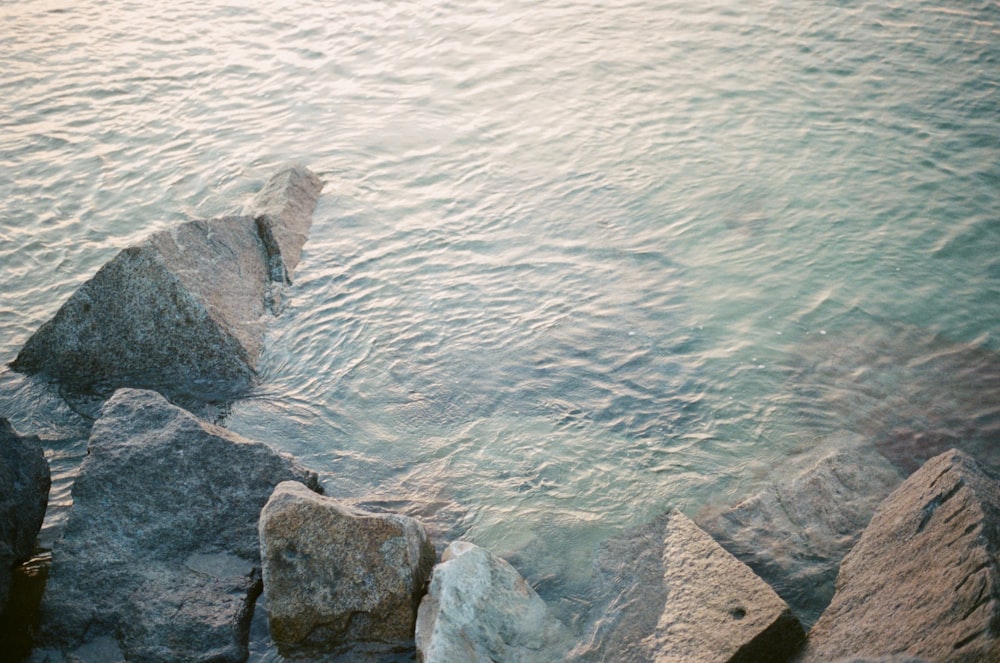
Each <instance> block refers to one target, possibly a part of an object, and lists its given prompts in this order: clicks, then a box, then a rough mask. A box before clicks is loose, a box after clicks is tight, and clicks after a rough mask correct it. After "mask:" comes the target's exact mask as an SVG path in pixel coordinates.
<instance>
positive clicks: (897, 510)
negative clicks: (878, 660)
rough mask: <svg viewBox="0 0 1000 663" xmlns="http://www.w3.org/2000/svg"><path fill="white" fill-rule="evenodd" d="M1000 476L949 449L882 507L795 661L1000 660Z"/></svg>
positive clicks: (845, 563) (847, 559) (944, 662)
mask: <svg viewBox="0 0 1000 663" xmlns="http://www.w3.org/2000/svg"><path fill="white" fill-rule="evenodd" d="M998 552H1000V477H997V476H996V475H994V474H992V473H991V472H988V471H987V470H985V469H984V468H982V467H981V466H980V465H979V464H978V463H977V462H976V461H975V460H974V459H973V458H972V457H971V456H968V455H967V454H965V453H963V452H961V451H958V450H956V449H952V450H951V451H947V452H945V453H943V454H941V455H939V456H936V457H934V458H932V459H931V460H929V461H927V462H926V463H925V464H924V465H923V467H921V468H920V469H919V470H918V471H917V472H915V473H914V474H913V475H912V476H910V477H909V478H908V479H907V480H906V481H905V482H904V483H903V484H902V485H901V486H900V487H899V488H897V489H896V490H895V491H894V492H893V493H892V494H891V495H889V497H887V498H886V499H885V501H884V502H883V503H882V504H881V505H880V506H879V508H878V510H877V511H876V512H875V515H874V516H873V517H872V519H871V522H870V523H869V525H868V527H867V528H866V529H865V532H864V534H862V536H861V539H860V540H859V541H858V543H857V545H856V546H855V547H854V548H853V549H852V550H851V552H850V553H849V554H848V555H847V556H846V557H845V558H844V561H843V563H842V564H841V567H840V573H839V574H838V576H837V591H836V593H835V594H834V597H833V601H832V602H831V603H830V606H829V607H828V608H827V609H826V610H825V611H824V612H823V615H822V616H821V617H820V619H819V621H818V622H816V625H815V626H814V627H813V629H812V630H811V631H810V633H809V638H808V640H807V645H806V649H805V650H804V652H803V655H802V657H801V658H800V660H801V661H804V662H809V663H813V662H815V663H818V662H820V661H823V662H825V661H829V660H833V659H838V658H842V657H877V656H883V655H889V654H901V653H905V654H907V655H911V656H915V657H919V658H924V659H927V660H928V661H936V662H938V663H951V662H954V663H958V662H965V661H1000V626H998V625H1000V577H998V572H1000V569H998V564H1000V556H998Z"/></svg>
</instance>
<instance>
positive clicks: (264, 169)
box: [0, 0, 1000, 657]
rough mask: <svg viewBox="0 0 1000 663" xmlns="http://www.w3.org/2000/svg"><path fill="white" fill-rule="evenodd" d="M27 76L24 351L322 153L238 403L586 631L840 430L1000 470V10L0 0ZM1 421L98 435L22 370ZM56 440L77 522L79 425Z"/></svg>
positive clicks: (19, 309)
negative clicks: (617, 586)
mask: <svg viewBox="0 0 1000 663" xmlns="http://www.w3.org/2000/svg"><path fill="white" fill-rule="evenodd" d="M0 62H2V63H3V75H2V76H0V240H2V241H0V361H2V362H4V363H6V362H9V361H11V360H12V359H13V358H14V356H15V355H16V353H17V351H18V349H19V348H20V346H21V345H22V344H23V343H24V341H25V340H26V339H27V338H28V336H29V335H30V334H31V333H32V332H33V331H34V330H35V329H36V328H37V327H38V326H39V325H40V324H41V323H43V322H44V321H45V320H47V319H48V318H49V317H50V316H52V314H53V313H54V312H55V310H56V309H57V308H58V306H59V305H60V304H61V303H62V301H64V300H65V299H66V298H67V297H68V296H69V295H70V293H72V292H73V290H74V289H75V288H77V287H78V286H79V285H80V284H81V283H83V282H84V281H85V280H87V279H88V278H89V277H90V276H92V275H93V273H94V272H95V271H96V270H97V268H98V267H99V266H100V265H101V264H103V263H104V262H105V261H107V260H108V259H110V258H111V257H112V256H113V255H114V254H115V253H116V252H117V251H118V250H120V249H121V248H123V247H125V246H128V245H129V244H132V243H135V242H136V241H138V240H140V239H141V238H142V237H144V236H146V235H148V234H149V233H151V232H153V231H155V230H159V229H162V228H166V227H170V226H172V225H175V224H177V223H179V222H181V221H183V220H186V219H189V218H192V217H210V216H215V215H220V214H223V213H227V212H230V211H233V210H235V209H237V208H238V207H239V206H240V205H241V204H242V203H243V202H245V201H246V200H247V199H248V198H249V197H250V196H251V195H252V194H253V193H254V192H255V191H256V189H257V188H258V187H259V186H260V184H261V183H262V182H263V181H264V179H265V178H266V177H267V176H268V175H270V173H271V172H273V170H274V169H275V168H276V167H277V166H278V165H280V164H282V163H284V162H286V161H299V162H302V163H305V164H306V165H308V166H309V167H310V168H312V169H313V170H314V171H316V172H317V173H319V174H320V175H321V176H322V177H323V179H324V180H325V181H326V183H327V184H326V188H325V190H324V195H323V198H322V199H321V202H320V205H319V207H318V209H317V210H316V214H315V217H314V219H315V222H314V226H313V230H312V234H311V236H310V239H309V242H308V243H307V245H306V247H305V253H304V255H303V260H302V263H301V264H300V266H299V268H298V270H297V274H296V282H295V285H294V287H293V288H292V290H291V291H290V293H289V299H288V305H287V308H286V309H285V310H284V312H283V313H282V315H281V316H280V317H279V318H277V319H276V320H274V321H273V323H272V324H271V326H270V332H269V335H268V338H267V345H266V350H265V354H264V358H263V361H262V375H263V381H262V383H261V385H260V387H259V388H258V389H257V390H256V391H255V392H254V393H252V394H251V395H250V396H249V397H248V398H247V399H246V400H244V401H241V402H238V403H236V404H235V405H234V406H233V409H232V412H231V413H230V414H229V415H228V417H227V418H226V419H225V423H226V425H227V426H228V427H230V428H232V429H233V430H236V431H238V432H240V433H243V434H245V435H247V436H250V437H253V438H255V439H260V440H262V441H265V442H268V443H270V444H273V445H275V446H277V447H279V448H282V449H286V450H288V451H291V452H293V453H295V454H297V455H299V456H300V457H302V458H303V459H304V460H305V462H306V463H307V464H309V465H311V466H312V467H314V468H315V469H317V470H319V471H320V472H321V473H322V474H323V477H324V483H325V485H326V487H327V492H328V493H330V494H332V495H335V496H338V497H342V498H344V499H349V500H353V501H359V502H366V503H370V504H374V505H377V506H384V507H392V508H396V509H399V510H402V511H404V512H407V513H411V514H413V515H417V516H419V517H421V518H423V519H424V520H425V521H426V522H428V524H429V525H430V526H431V527H432V528H433V529H434V531H435V532H436V533H437V536H438V537H439V538H438V542H439V544H440V543H442V542H444V541H447V540H450V539H453V538H457V537H459V536H462V537H465V538H468V539H471V540H473V541H476V542H477V543H480V544H481V545H484V546H486V547H489V548H491V549H493V550H494V551H496V552H498V553H500V554H502V555H504V556H506V557H508V558H509V559H511V560H513V561H515V562H516V566H518V568H519V569H520V570H521V571H522V572H523V573H524V574H525V575H526V576H527V577H528V578H529V580H530V581H532V583H533V584H536V585H537V586H539V588H540V589H541V590H542V591H543V595H545V597H546V599H548V600H549V601H550V602H551V603H552V604H554V605H556V606H557V609H559V610H561V614H562V615H563V616H564V617H565V618H567V619H568V620H572V613H573V611H574V606H576V605H578V604H579V602H581V601H583V602H585V600H586V599H585V592H583V590H580V589H579V588H581V587H584V586H585V585H586V583H587V578H588V574H589V572H590V564H591V563H590V559H591V556H592V553H593V549H594V546H596V545H598V544H599V543H600V542H601V541H603V540H605V539H606V538H607V537H608V536H612V535H614V534H615V533H618V532H621V531H623V530H625V529H627V528H629V527H631V526H635V525H639V524H642V523H644V522H646V521H648V520H649V519H651V518H652V517H654V516H655V515H657V514H659V513H661V512H662V511H664V510H665V509H667V508H669V507H672V506H679V507H681V508H682V509H683V510H684V511H685V512H687V513H688V514H689V515H692V516H696V515H697V514H699V513H704V512H705V511H706V510H711V509H716V508H722V507H724V506H725V505H728V504H732V503H735V502H736V501H738V500H739V499H741V498H742V497H744V496H746V495H747V494H749V493H751V492H752V491H753V490H754V488H755V486H757V485H759V483H760V482H761V481H762V480H764V478H765V477H767V476H768V474H769V473H771V472H774V471H777V472H780V468H781V466H782V460H783V459H784V458H786V457H788V456H789V455H790V454H793V453H797V452H799V451H801V450H803V449H807V448H809V447H810V446H812V445H814V444H815V443H816V440H818V439H820V438H822V437H823V436H824V435H827V434H829V433H832V432H834V431H837V430H840V429H849V430H855V431H857V432H861V433H864V434H866V435H868V436H869V437H871V438H872V439H874V440H877V441H879V443H880V444H883V445H884V446H885V448H886V449H888V450H889V451H890V452H891V453H895V454H896V459H897V460H899V461H900V462H901V463H902V464H904V465H906V464H915V463H917V462H919V459H920V458H919V455H920V452H919V450H918V451H914V450H913V449H912V448H911V446H908V445H907V444H906V443H905V442H904V443H901V442H900V440H904V441H905V440H907V439H911V438H913V437H914V436H916V438H918V439H920V440H923V441H924V442H926V444H925V447H926V448H927V449H933V448H936V446H940V445H941V444H945V443H948V444H950V443H952V442H954V443H959V444H963V445H968V446H969V448H971V449H973V450H974V451H976V452H977V453H978V454H979V455H986V456H988V458H987V460H988V461H989V462H995V460H996V459H995V458H993V457H991V456H990V454H991V453H992V452H993V448H994V446H995V443H996V442H997V441H998V440H1000V360H998V357H997V354H996V353H997V352H1000V331H998V322H1000V296H998V295H1000V3H997V2H986V1H974V2H962V3H942V2H940V1H919V2H908V3H889V4H886V3H861V2H849V1H838V2H834V1H829V0H820V1H816V2H808V3H807V2H787V1H778V0H774V1H770V2H768V1H756V0H755V1H751V2H735V1H709V2H697V3H695V2H643V1H635V2H616V1H611V2H582V1H571V0H566V1H559V2H545V1H543V2H538V1H534V2H526V1H518V0H492V1H489V2H486V1H478V0H474V1H472V2H461V3H458V2H444V1H441V2H434V1H430V2H355V3H326V2H318V1H317V0H297V1H296V2H268V3H258V2H253V1H251V0H230V1H228V2H225V3H205V2H191V1H187V0H182V1H179V2H173V3H159V2H151V1H146V0H136V1H133V2H124V1H117V0H110V1H108V0H101V2H96V1H89V0H79V1H76V0H75V1H73V2H69V1H68V0H67V1H64V2H60V1H57V0H44V1H43V0H6V1H5V2H4V4H3V5H2V7H0ZM0 415H4V416H8V417H9V418H11V419H12V421H13V422H14V424H15V426H17V427H18V429H19V430H21V431H22V432H37V433H39V434H42V435H44V436H46V437H48V438H51V439H53V440H56V439H63V438H72V437H73V435H74V432H75V431H79V430H82V429H84V428H85V426H86V422H85V421H82V420H80V419H79V418H78V417H77V416H76V415H75V414H74V413H73V412H72V411H70V410H69V409H68V408H66V407H65V406H62V405H60V404H59V401H58V399H57V398H56V397H55V396H53V394H52V393H51V390H47V389H45V388H44V387H42V386H39V385H35V384H31V383H27V382H26V381H25V380H24V379H23V378H21V377H20V376H17V375H15V374H11V373H9V372H6V373H3V374H0ZM50 446H51V449H50V454H51V456H52V460H53V464H54V466H55V468H56V472H57V485H56V486H55V488H54V493H53V502H54V504H55V507H56V509H55V511H54V515H53V516H52V517H51V518H50V523H49V524H48V525H47V529H46V532H47V533H48V536H49V537H50V538H51V537H52V536H55V532H56V531H57V527H58V524H59V521H60V519H61V518H63V517H64V516H61V515H60V513H64V512H65V508H66V507H67V506H68V504H69V492H68V490H69V484H70V482H71V481H72V477H73V472H74V469H75V464H76V463H77V462H78V460H79V458H80V456H81V455H82V453H83V447H82V445H81V443H80V442H55V441H54V442H52V443H51V445H50ZM60 508H61V509H62V511H60ZM45 542H46V535H45V533H43V543H45ZM582 592H583V593H582ZM581 596H583V598H581ZM261 651H263V650H257V651H255V657H260V656H264V657H267V656H273V653H267V652H265V653H261Z"/></svg>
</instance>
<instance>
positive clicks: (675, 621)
mask: <svg viewBox="0 0 1000 663" xmlns="http://www.w3.org/2000/svg"><path fill="white" fill-rule="evenodd" d="M602 565H603V566H604V569H605V571H606V572H609V577H610V582H609V585H608V586H609V588H610V591H611V592H612V593H613V597H612V599H611V600H610V602H607V603H603V602H602V603H599V604H598V609H600V610H601V611H602V613H603V614H602V616H601V618H600V619H599V620H598V622H597V627H596V628H595V629H594V631H593V632H592V633H591V634H590V635H589V637H588V638H587V639H586V640H585V641H584V642H582V643H581V644H580V645H578V646H577V648H576V649H575V650H574V651H573V656H574V657H576V658H577V659H582V660H600V661H611V660H613V661H620V662H626V661H635V662H639V661H671V662H677V663H679V662H682V661H690V662H691V663H695V662H698V663H711V662H713V661H726V662H754V661H768V662H774V663H779V662H781V661H786V660H788V659H789V658H790V657H791V656H793V655H794V654H795V652H796V651H797V650H798V648H799V646H800V645H801V643H802V640H803V639H804V637H805V634H804V632H803V630H802V626H801V625H800V624H799V622H798V620H796V619H795V617H794V616H792V614H791V611H790V609H789V608H788V605H787V604H786V603H785V602H784V601H782V600H781V598H779V597H778V595H777V594H775V593H774V591H773V590H772V589H771V588H770V587H769V586H768V585H767V584H766V583H765V582H764V581H763V580H761V579H760V578H759V577H757V576H756V575H755V574H754V573H753V571H751V570H750V568H749V567H747V566H746V565H745V564H743V563H742V562H740V561H739V560H737V559H736V558H735V557H733V556H732V555H730V554H729V553H728V552H726V551H725V550H724V549H723V548H722V547H721V546H719V544H718V543H716V542H715V541H714V540H713V539H712V537H711V536H709V534H708V533H706V532H705V531H703V530H702V529H700V528H699V527H698V526H697V525H695V524H694V523H693V522H691V520H689V519H688V518H687V517H686V516H684V515H683V514H682V513H680V512H679V511H673V512H670V513H668V514H665V515H664V516H663V517H661V518H658V519H657V520H655V521H654V522H653V523H651V524H650V525H648V526H646V527H644V528H642V529H641V530H639V531H638V532H637V533H635V534H633V535H632V536H631V537H629V538H627V539H623V540H620V541H615V542H612V543H611V544H610V545H606V547H605V550H604V552H603V559H602Z"/></svg>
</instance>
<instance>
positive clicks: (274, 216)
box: [11, 167, 322, 400]
mask: <svg viewBox="0 0 1000 663" xmlns="http://www.w3.org/2000/svg"><path fill="white" fill-rule="evenodd" d="M321 188H322V183H321V182H320V181H319V179H318V178H316V176H315V175H313V174H312V173H310V172H309V171H308V170H306V169H304V168H297V167H293V168H288V169H285V170H283V171H281V172H279V173H278V174H276V175H275V176H273V177H272V178H271V180H269V181H268V182H267V183H266V184H265V185H264V188H263V189H262V190H261V191H260V193H259V194H258V195H257V197H256V198H255V200H254V202H253V203H251V205H250V209H251V210H253V211H254V213H256V214H258V216H257V217H253V216H235V217H225V218H221V219H212V220H208V221H205V220H200V221H191V222H188V223H184V224H181V225H180V226H178V227H177V228H173V229H171V230H166V231H162V232H158V233H155V234H154V235H152V236H150V237H149V238H148V239H147V240H146V241H144V242H143V243H142V244H140V245H139V246H135V247H131V248H127V249H125V250H123V251H122V252H120V253H119V254H118V255H117V256H115V257H114V258H113V259H112V260H111V261H110V262H108V263H107V264H105V265H104V266H103V267H102V268H101V269H100V270H99V271H98V272H97V274H96V275H95V276H94V277H93V278H92V279H90V280H89V281H87V282H86V283H84V284H83V285H82V286H81V287H80V288H79V289H78V290H77V291H76V292H75V293H74V294H73V295H72V296H71V297H70V298H69V300H67V301H66V303H65V304H63V306H62V307H61V308H60V309H59V310H58V311H57V312H56V315H55V317H53V318H52V319H51V320H49V321H48V322H46V323H45V324H43V325H42V326H41V327H40V328H39V329H38V331H36V332H35V334H34V335H32V336H31V338H29V339H28V341H27V343H25V345H24V347H23V348H22V349H21V351H20V352H19V353H18V355H17V358H16V359H15V360H14V362H13V363H12V364H11V366H12V368H14V370H16V371H20V372H23V373H44V374H47V375H50V376H52V377H54V378H56V379H58V380H59V381H61V382H62V383H63V384H64V385H65V386H67V387H69V389H70V390H72V391H75V392H80V393H88V392H97V393H101V394H104V395H108V394H110V393H111V392H112V391H113V390H114V389H116V388H118V387H143V388H149V389H154V390H157V391H160V392H161V393H164V394H167V395H169V396H171V397H176V398H180V399H182V400H183V399H185V398H194V399H198V400H226V399H228V398H232V397H234V396H236V395H238V394H240V393H241V392H243V391H245V390H246V389H247V388H249V387H250V386H251V385H252V384H253V383H254V381H255V379H256V366H257V361H258V359H259V358H260V353H261V347H262V342H263V335H264V323H265V316H264V314H265V311H266V309H267V307H268V306H269V305H270V303H271V302H272V301H273V300H274V293H273V292H272V290H273V285H274V284H273V281H275V280H278V281H280V282H281V283H284V282H285V281H286V280H287V275H288V272H289V271H290V270H291V269H292V268H293V267H294V265H295V264H296V263H297V262H298V259H299V255H300V253H301V249H302V244H303V243H304V242H305V239H306V235H307V233H308V229H309V226H310V224H311V222H312V221H311V214H312V211H313V208H314V207H315V205H316V201H317V198H318V196H319V192H320V189H321ZM274 276H278V277H280V278H278V279H275V278H273V277H274Z"/></svg>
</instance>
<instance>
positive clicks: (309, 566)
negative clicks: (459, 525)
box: [259, 481, 434, 648]
mask: <svg viewBox="0 0 1000 663" xmlns="http://www.w3.org/2000/svg"><path fill="white" fill-rule="evenodd" d="M259 527H260V550H261V559H262V560H263V571H264V586H265V588H266V590H267V605H268V620H269V624H270V631H271V636H272V638H273V639H274V641H275V642H276V643H277V644H278V645H279V646H280V647H284V648H289V647H292V648H295V647H316V646H322V645H324V644H335V643H337V642H340V641H359V640H383V641H391V640H411V639H412V637H413V626H414V622H415V620H416V613H417V604H418V602H419V600H420V596H421V593H422V591H423V587H424V584H425V583H426V582H427V577H428V575H429V574H430V569H431V567H432V566H433V564H434V547H433V546H432V545H431V544H430V542H429V541H428V539H427V533H426V532H425V531H424V527H423V525H421V524H420V522H419V521H417V520H414V519H413V518H407V517H406V516H400V515H396V514H376V513H368V512H363V511H358V510H356V509H351V508H349V507H347V506H345V505H343V504H341V503H340V502H338V501H336V500H333V499H330V498H326V497H321V496H319V495H317V494H316V493H314V492H312V491H310V490H308V489H307V488H306V487H305V486H303V485H302V484H300V483H296V482H294V481H287V482H284V483H281V484H279V485H278V486H277V488H275V490H274V493H273V494H272V495H271V498H270V499H269V500H268V501H267V504H266V505H265V506H264V509H263V511H261V514H260V526H259Z"/></svg>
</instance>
